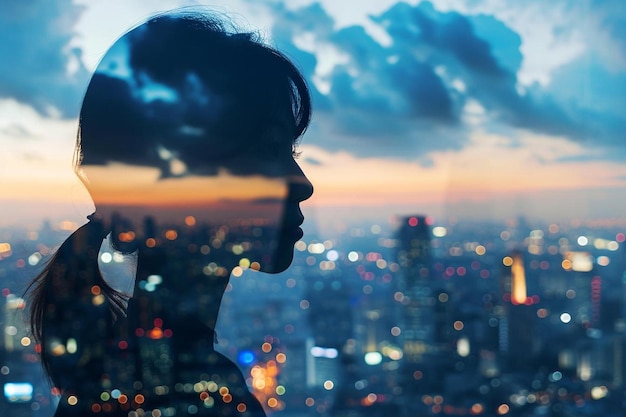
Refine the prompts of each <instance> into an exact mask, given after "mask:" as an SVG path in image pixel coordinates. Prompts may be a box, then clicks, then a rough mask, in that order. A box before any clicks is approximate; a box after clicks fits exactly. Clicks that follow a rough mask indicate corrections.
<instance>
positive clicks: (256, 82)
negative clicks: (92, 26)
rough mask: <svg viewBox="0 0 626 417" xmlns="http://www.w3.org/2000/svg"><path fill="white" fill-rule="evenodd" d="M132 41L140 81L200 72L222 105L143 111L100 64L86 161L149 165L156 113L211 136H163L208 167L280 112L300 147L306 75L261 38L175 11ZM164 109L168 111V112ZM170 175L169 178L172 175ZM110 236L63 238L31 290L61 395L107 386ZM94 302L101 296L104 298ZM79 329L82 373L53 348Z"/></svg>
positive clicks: (87, 107)
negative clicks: (106, 244) (104, 259)
mask: <svg viewBox="0 0 626 417" xmlns="http://www.w3.org/2000/svg"><path fill="white" fill-rule="evenodd" d="M124 42H125V43H126V44H127V47H128V48H130V51H131V53H130V55H129V62H128V64H129V65H130V66H131V67H132V68H133V70H134V71H135V76H134V78H133V81H132V82H133V83H139V85H140V84H141V82H142V77H149V78H150V79H151V80H152V81H154V82H156V83H158V84H159V85H165V86H167V88H170V89H174V90H176V91H183V92H184V91H186V90H184V89H185V85H184V84H185V83H193V80H190V79H189V77H188V75H189V74H190V73H191V74H195V76H197V77H199V78H200V79H201V80H202V81H203V83H204V85H208V86H210V88H211V93H214V94H215V97H216V101H217V103H215V102H213V103H208V104H207V103H204V104H206V105H205V106H204V107H203V105H202V103H199V105H198V106H194V107H192V108H177V104H176V103H169V104H168V103H167V102H164V101H159V100H156V101H153V102H150V103H148V104H146V103H143V104H144V106H143V107H142V106H140V105H138V103H137V101H136V97H135V98H133V94H130V92H131V91H130V90H131V89H132V88H133V86H131V85H130V84H129V81H128V80H120V79H119V78H116V77H114V76H112V75H111V73H110V71H109V72H107V71H108V70H109V69H111V68H109V69H107V68H101V66H102V64H101V66H99V67H98V70H97V72H96V74H94V76H93V77H92V79H91V81H90V84H89V87H88V88H87V91H86V94H85V98H84V101H83V105H82V108H81V113H80V123H79V124H80V127H79V137H78V141H77V155H78V159H77V160H76V163H77V164H80V163H81V161H82V162H84V163H87V164H94V165H99V164H105V163H107V162H110V161H112V160H113V161H115V160H117V161H122V162H125V163H130V164H142V161H141V160H140V158H145V157H148V158H149V157H150V152H152V151H153V150H154V148H155V147H156V145H155V143H154V142H151V140H153V138H151V136H152V135H153V134H154V132H155V131H153V130H146V126H154V129H155V130H158V129H160V128H163V126H159V125H158V123H159V117H155V114H157V116H160V115H162V114H168V117H179V118H180V119H181V120H183V121H184V123H187V124H189V125H193V126H195V127H198V126H199V127H200V128H202V129H203V131H205V130H206V131H210V135H204V136H202V137H200V138H196V140H195V141H185V140H183V139H184V138H181V137H180V135H184V134H185V132H182V133H181V132H168V136H167V138H166V139H162V140H167V141H170V142H171V146H178V148H177V150H178V152H179V154H180V155H182V157H183V158H187V159H186V160H185V162H186V163H187V164H188V165H189V166H191V167H192V168H193V167H194V163H195V162H196V160H197V162H198V165H201V164H200V162H201V161H200V158H207V157H208V156H207V155H209V153H207V152H205V151H204V149H203V147H206V146H208V145H207V143H206V142H207V141H213V140H217V141H220V140H222V141H223V140H229V138H231V136H235V137H237V138H244V139H245V138H247V137H248V136H250V135H251V134H252V133H254V132H255V131H256V129H259V128H261V127H263V126H267V124H268V120H272V118H274V117H276V115H275V114H274V113H275V112H276V111H283V112H284V111H285V109H286V108H288V109H289V110H290V115H289V119H290V120H289V122H290V123H292V126H290V131H291V132H293V138H292V140H293V142H294V143H295V142H296V141H297V140H298V138H299V137H300V136H301V135H302V134H303V133H304V131H305V130H306V128H307V126H308V124H309V121H310V117H311V102H310V96H309V91H308V88H307V85H306V82H305V80H304V78H303V76H302V74H301V73H300V72H299V71H298V69H297V68H296V67H295V66H294V65H293V64H292V63H291V62H290V61H289V59H287V58H286V57H285V56H284V55H282V54H281V53H280V52H278V51H276V50H275V49H273V48H271V47H269V46H267V45H265V44H263V43H261V42H260V41H259V39H258V37H257V36H255V35H254V34H251V33H235V32H234V31H228V30H226V29H225V24H224V23H223V22H222V21H220V20H218V19H216V18H214V17H212V16H207V15H206V14H198V13H179V12H176V13H168V14H164V15H160V16H157V17H155V18H152V19H150V20H148V21H147V22H145V23H144V24H142V25H140V26H138V27H136V28H135V29H133V30H131V31H130V32H128V33H127V34H126V35H124V36H123V37H122V38H120V40H118V41H117V42H116V44H115V45H118V44H120V43H124ZM115 45H114V47H115ZM103 62H104V61H103ZM112 70H114V69H112ZM136 86H137V85H135V87H136ZM200 101H201V100H200ZM268 101H269V103H268ZM163 107H166V110H167V111H166V112H160V110H163ZM179 107H180V106H179ZM216 109H217V110H219V111H218V112H217V113H215V112H214V111H215V110H216ZM204 110H206V111H204ZM146 120H150V123H145V122H146ZM233 129H235V130H233ZM129 143H131V144H132V145H131V146H128V144H129ZM159 145H163V144H162V143H159ZM166 145H168V144H166ZM213 145H214V144H211V146H213ZM168 146H169V145H168ZM144 162H145V161H144ZM148 163H149V164H152V163H154V161H148ZM216 163H217V161H216ZM162 175H163V176H167V175H168V173H167V171H166V170H164V172H163V173H162ZM111 227H115V225H112V226H111ZM109 232H110V227H108V228H107V229H105V228H104V227H103V225H102V224H101V223H100V222H99V221H97V220H90V221H89V222H88V223H87V224H85V225H83V226H82V227H80V228H79V229H78V230H76V231H75V232H74V233H72V234H71V235H70V236H69V237H68V238H67V240H65V241H64V242H63V244H62V245H61V246H60V248H59V249H58V251H57V252H56V254H55V255H54V256H53V257H52V258H51V259H50V261H49V262H48V264H47V266H46V267H45V269H44V270H43V272H41V273H40V274H39V275H38V276H37V277H36V278H35V279H34V280H33V282H32V283H31V285H30V287H29V290H30V313H31V316H30V324H31V330H32V333H33V336H34V338H35V340H36V341H37V342H38V343H40V344H41V360H42V364H43V366H44V368H45V370H46V372H47V373H48V376H49V377H50V379H51V381H52V383H53V384H54V385H55V386H57V387H58V388H60V389H62V390H68V389H70V390H79V389H82V390H85V391H83V392H87V391H86V390H89V386H90V384H92V383H93V384H95V383H97V382H98V381H96V380H93V378H94V376H97V377H99V376H100V375H101V374H102V370H101V366H102V365H101V363H100V362H101V361H100V358H101V357H102V356H103V355H104V353H103V349H104V348H103V347H102V346H99V344H100V345H102V344H104V341H105V340H106V337H107V334H108V332H110V331H111V328H112V327H113V323H114V322H115V318H116V317H118V316H120V315H124V314H125V307H126V302H127V300H128V297H127V296H125V295H124V294H121V293H119V292H118V291H116V290H115V289H113V288H112V287H111V286H109V285H108V284H107V283H106V281H105V280H104V279H103V277H102V274H101V272H100V271H99V268H98V252H99V250H100V247H101V244H102V241H103V239H104V238H105V237H106V235H107V234H108V233H109ZM94 297H99V298H97V300H98V301H95V300H96V298H94ZM87 311H88V312H89V314H86V312H87ZM76 317H81V318H87V317H89V318H92V317H95V319H96V322H95V323H93V322H90V323H84V321H85V320H82V321H83V323H79V324H77V320H76ZM68 318H69V319H70V321H69V322H68V321H67V319H68ZM90 320H91V319H90ZM70 323H71V326H70V325H69V324H70ZM76 326H79V327H81V328H80V329H78V328H76ZM77 332H87V333H88V334H89V336H88V338H87V339H86V341H87V346H86V347H85V349H90V352H89V355H87V356H88V359H87V360H86V361H85V360H83V362H81V365H80V366H81V368H82V369H84V371H83V373H84V375H82V376H77V374H76V372H77V370H76V368H77V367H78V365H77V364H76V363H74V362H68V361H67V360H66V359H64V360H61V359H57V358H56V357H55V356H54V352H53V351H51V349H53V348H51V346H49V345H50V343H52V342H54V340H53V339H59V340H60V341H61V342H62V341H63V339H64V338H67V337H71V335H72V334H77ZM81 337H82V336H81ZM81 348H82V347H81ZM74 356H78V355H74ZM53 362H54V363H53ZM68 375H71V376H68ZM90 378H91V380H90Z"/></svg>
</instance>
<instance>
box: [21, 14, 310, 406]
mask: <svg viewBox="0 0 626 417" xmlns="http://www.w3.org/2000/svg"><path fill="white" fill-rule="evenodd" d="M309 119H310V98H309V93H308V89H307V87H306V83H305V81H304V79H303V77H302V75H301V74H300V73H299V72H298V70H297V69H296V68H295V67H294V65H293V64H292V63H291V62H289V60H288V59H286V58H285V57H284V56H283V55H281V54H280V53H279V52H277V51H275V50H274V49H272V48H270V47H268V46H266V45H263V44H261V43H259V42H258V41H257V40H255V39H254V37H253V36H252V35H250V34H245V33H243V34H242V33H232V32H230V31H228V30H226V29H225V27H224V25H223V23H221V22H220V21H218V20H216V19H214V18H211V17H207V16H205V15H198V14H185V13H171V14H166V15H161V16H158V17H155V18H153V19H151V20H149V21H147V22H146V23H144V24H142V25H140V26H138V27H136V28H135V29H133V30H131V31H130V32H128V33H127V34H125V35H124V36H123V37H121V38H120V39H119V40H118V41H117V42H115V44H114V45H113V46H112V47H111V49H110V50H109V51H108V52H107V53H106V55H105V56H104V58H103V59H102V61H101V62H100V64H99V66H98V68H97V70H96V72H95V74H94V76H93V77H92V79H91V81H90V83H89V86H88V88H87V91H86V94H85V98H84V101H83V105H82V108H81V113H80V127H79V135H78V136H79V138H78V141H77V148H76V149H77V151H76V156H77V159H76V171H77V173H78V175H79V177H80V178H81V180H82V181H83V182H84V183H85V185H86V186H87V188H88V190H89V193H90V194H91V196H92V198H93V200H94V204H95V206H96V211H95V213H94V214H93V215H91V216H89V222H88V223H86V224H85V225H83V226H82V227H80V228H79V229H78V230H76V231H75V232H74V233H73V234H72V235H71V236H70V237H69V238H68V239H67V240H66V241H65V242H64V243H63V244H62V245H61V247H60V248H59V250H58V251H57V253H56V254H55V256H54V257H53V258H52V259H51V261H50V262H49V264H48V265H47V267H46V269H45V270H44V271H43V272H42V274H40V276H38V277H37V278H36V280H35V281H34V283H33V284H34V285H33V291H32V302H31V313H32V315H31V326H32V329H33V333H34V335H35V337H36V338H37V340H38V342H39V343H40V346H41V359H42V363H43V365H44V367H45V369H46V371H47V373H48V375H49V377H50V379H51V381H52V383H53V384H54V386H55V387H56V388H57V389H58V390H59V391H60V393H61V398H60V402H59V406H58V408H57V412H56V414H55V416H92V415H93V416H96V415H98V416H101V415H113V416H141V415H148V416H149V415H152V416H153V417H158V416H181V415H182V416H186V415H209V416H231V415H232V416H264V415H265V414H264V412H263V409H262V407H261V404H260V403H259V401H258V400H257V399H256V398H254V396H253V395H252V394H251V393H250V392H249V390H248V388H247V385H246V381H245V378H244V376H243V375H242V373H241V372H240V371H239V369H238V368H237V367H236V365H235V364H233V363H232V362H231V361H229V360H228V359H226V358H225V357H224V356H222V355H220V354H219V353H217V352H216V351H215V350H214V349H213V341H214V330H213V329H214V328H215V323H216V320H217V314H218V310H219V305H220V301H221V298H222V295H223V293H224V291H225V289H226V286H227V285H228V277H229V275H230V272H231V271H232V270H233V269H234V268H243V269H245V268H253V269H257V270H261V271H265V272H270V273H276V272H280V271H283V270H285V269H286V268H287V267H288V266H289V265H290V263H291V260H292V257H293V245H294V243H295V242H296V241H297V240H298V239H300V238H301V237H302V230H301V229H300V228H299V226H300V225H301V224H302V221H303V216H302V213H301V211H300V208H299V203H300V202H302V201H304V200H306V199H307V198H309V197H310V196H311V194H312V192H313V188H312V186H311V183H310V182H309V181H308V180H307V178H306V177H305V176H304V174H303V172H302V171H301V169H300V168H299V166H298V165H297V163H296V161H295V160H294V156H295V154H294V148H295V145H296V144H297V140H298V138H299V137H300V136H301V135H302V134H303V132H304V131H305V129H306V127H307V125H308V122H309ZM122 261H125V262H122ZM125 289H126V290H125ZM244 325H245V323H242V326H244Z"/></svg>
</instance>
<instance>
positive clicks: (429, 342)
mask: <svg viewBox="0 0 626 417" xmlns="http://www.w3.org/2000/svg"><path fill="white" fill-rule="evenodd" d="M397 240H398V253H397V259H398V264H399V265H400V280H399V283H398V291H399V293H400V294H401V298H402V301H401V303H399V304H400V305H401V314H400V317H401V323H402V324H401V326H400V329H401V336H402V344H403V346H402V347H403V354H404V356H403V361H402V366H401V374H402V376H401V379H402V380H403V381H404V382H403V385H404V388H403V389H404V396H405V397H406V398H409V397H411V396H412V395H413V394H415V393H416V392H417V391H418V390H419V386H420V385H421V384H420V382H422V383H424V384H428V385H430V384H429V381H431V380H432V381H431V382H434V381H435V380H436V379H437V375H436V372H435V371H436V370H435V369H432V368H434V367H433V361H432V357H433V355H434V354H435V353H436V344H435V329H434V306H435V301H436V300H435V297H434V295H433V285H432V284H433V283H432V271H431V269H432V268H431V266H432V255H431V230H430V225H429V224H428V221H427V218H426V217H425V216H410V217H406V218H404V219H402V222H401V226H400V229H399V230H398V232H397Z"/></svg>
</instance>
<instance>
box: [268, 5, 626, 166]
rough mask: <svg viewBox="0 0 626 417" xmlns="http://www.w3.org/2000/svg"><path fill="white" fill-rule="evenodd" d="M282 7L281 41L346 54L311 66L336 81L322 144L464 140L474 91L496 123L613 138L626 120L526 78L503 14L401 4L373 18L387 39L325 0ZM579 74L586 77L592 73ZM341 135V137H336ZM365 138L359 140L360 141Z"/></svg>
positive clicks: (436, 146) (422, 146) (375, 149)
mask: <svg viewBox="0 0 626 417" xmlns="http://www.w3.org/2000/svg"><path fill="white" fill-rule="evenodd" d="M275 10H276V12H277V23H276V26H275V27H276V28H279V30H276V31H275V32H274V36H275V37H276V39H277V41H278V44H279V46H280V47H281V48H285V47H287V48H291V49H292V50H293V49H296V50H300V51H302V53H312V52H313V51H315V50H316V49H317V50H333V51H335V55H336V56H337V59H336V60H335V61H336V62H335V64H334V67H333V69H332V71H327V73H325V74H323V73H321V72H320V68H319V67H313V68H312V67H311V66H313V65H314V64H315V63H316V61H315V60H314V59H312V58H311V59H310V60H309V61H308V65H307V67H306V74H307V76H309V78H310V79H312V80H314V83H315V84H318V85H319V84H324V83H325V84H326V86H327V88H326V90H327V92H326V93H325V94H324V99H325V106H323V107H322V108H318V109H317V110H318V113H330V114H331V115H332V116H330V117H323V121H324V123H325V124H329V123H330V124H331V126H328V125H326V126H323V127H321V128H319V130H320V131H322V132H323V133H324V134H323V135H320V137H319V140H320V142H319V143H320V144H321V145H322V146H326V147H328V148H329V149H348V146H351V148H350V150H351V151H353V152H355V153H357V154H360V155H362V156H373V155H384V156H390V157H400V158H402V157H409V158H414V157H415V154H416V153H415V152H417V153H418V154H422V155H423V154H424V153H425V152H426V153H427V152H431V151H435V150H443V149H459V148H461V147H463V146H466V145H467V138H468V134H469V132H471V130H472V128H473V126H469V125H468V124H466V123H465V118H464V117H463V116H464V111H465V109H466V104H467V103H468V101H470V100H471V101H472V102H476V103H479V104H480V106H482V108H483V109H484V111H485V117H484V118H483V121H482V122H481V123H482V124H484V125H486V126H487V128H489V129H494V130H495V131H497V130H498V129H499V127H498V125H502V126H508V127H513V128H520V129H525V130H529V131H532V132H534V133H537V134H547V135H550V136H554V137H567V138H570V139H572V140H577V141H580V142H583V143H584V142H590V141H597V142H600V143H608V142H609V141H611V140H613V139H614V137H615V132H617V130H616V129H617V128H618V127H620V126H622V122H621V121H620V117H618V116H616V117H613V118H612V119H610V118H607V117H598V116H602V114H601V113H600V112H596V113H593V112H591V109H586V108H585V107H584V106H581V105H579V104H577V103H576V102H575V100H574V102H572V100H563V97H562V96H561V95H559V94H557V93H556V92H555V91H554V90H552V89H549V88H548V87H547V86H544V85H539V84H533V85H530V86H526V87H523V86H521V84H520V81H519V79H518V73H519V72H520V71H521V68H522V64H523V62H524V56H523V55H522V45H523V42H522V37H521V35H520V34H519V33H518V32H516V31H515V30H513V29H512V28H511V27H509V26H508V25H507V24H505V23H504V22H503V21H501V20H499V19H498V18H496V17H494V16H491V15H488V14H484V13H483V14H473V15H464V14H461V13H458V12H455V11H448V12H442V11H439V10H437V9H435V8H434V7H433V5H432V4H431V3H429V2H421V3H420V4H418V5H417V6H412V5H409V4H406V3H397V4H395V5H393V6H392V7H390V8H389V9H388V10H386V11H384V12H383V13H380V14H378V15H376V16H372V17H371V21H372V22H373V24H375V25H377V27H378V28H379V29H381V30H382V31H384V33H385V35H386V37H387V41H386V42H385V41H384V40H381V39H378V38H377V39H375V38H374V37H372V35H370V32H368V30H366V28H365V27H364V26H360V25H354V26H349V27H344V28H335V25H334V24H333V21H332V19H331V17H330V16H329V15H328V14H326V12H325V11H324V9H323V8H321V6H319V5H317V4H316V5H312V6H307V7H303V8H301V9H298V10H289V11H288V10H285V9H284V8H283V7H282V6H275ZM301 22H306V23H301ZM316 22H317V23H318V24H319V26H320V28H321V29H320V30H319V31H318V30H316V29H315V23H316ZM618 28H619V27H618V26H616V29H615V30H616V31H617V30H618ZM301 39H307V40H308V42H307V43H308V44H304V43H303V42H301V41H300V42H299V40H301ZM304 49H306V51H304ZM294 55H297V53H294ZM320 59H321V58H320ZM317 62H318V63H319V59H318V61H317ZM573 75H574V76H575V77H578V79H577V81H578V82H580V81H581V77H583V78H584V76H585V75H584V74H581V73H577V74H573ZM316 93H318V92H317V91H316ZM318 120H319V119H318ZM597 120H602V122H597ZM312 132H315V129H312ZM337 136H340V137H341V138H342V140H333V139H332V138H333V137H337ZM344 138H347V139H345V140H344ZM356 138H358V140H357V139H356ZM612 138H613V139H612ZM315 139H316V141H317V140H318V137H316V138H315ZM358 141H360V146H353V145H355V144H356V143H357V142H358Z"/></svg>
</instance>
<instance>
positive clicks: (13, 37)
mask: <svg viewBox="0 0 626 417" xmlns="http://www.w3.org/2000/svg"><path fill="white" fill-rule="evenodd" d="M80 11H81V7H79V6H76V5H75V4H73V2H72V1H71V0H59V1H48V0H28V1H2V2H0V39H2V42H0V56H1V57H2V59H0V97H12V98H15V99H16V100H18V101H20V102H23V103H26V104H30V105H32V106H33V107H34V108H35V109H37V111H39V112H40V113H42V114H50V113H57V112H58V113H60V115H61V116H62V117H75V116H76V115H77V114H78V109H79V106H80V100H81V96H82V94H83V92H84V89H85V87H86V85H87V80H88V73H87V71H86V69H85V67H84V66H83V64H82V62H81V59H80V54H81V52H80V50H78V49H75V48H71V47H70V41H71V39H72V37H73V36H74V29H73V28H74V23H75V22H76V21H77V19H78V17H79V15H80ZM72 67H73V68H72ZM70 69H71V71H70ZM53 109H54V110H53Z"/></svg>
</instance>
